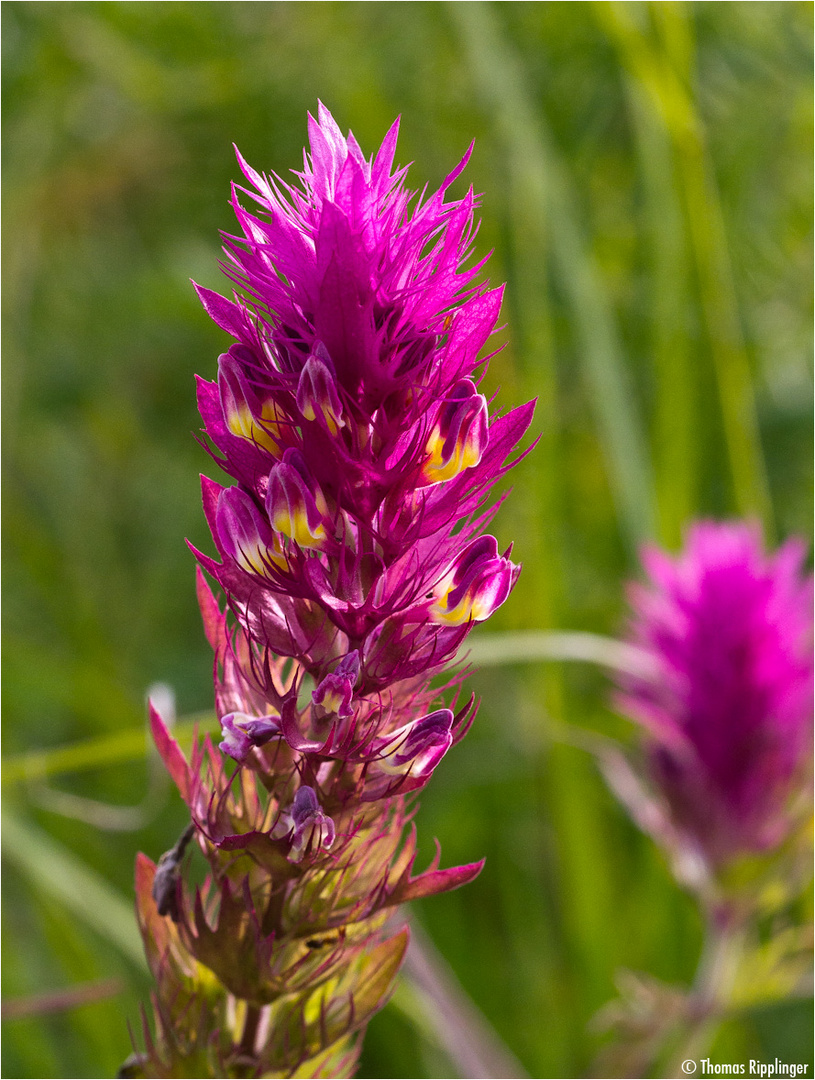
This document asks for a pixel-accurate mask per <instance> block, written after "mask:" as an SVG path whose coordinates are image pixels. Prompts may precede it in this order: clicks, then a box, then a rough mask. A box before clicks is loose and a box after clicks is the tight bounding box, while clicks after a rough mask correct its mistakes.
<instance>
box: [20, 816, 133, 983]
mask: <svg viewBox="0 0 815 1080" xmlns="http://www.w3.org/2000/svg"><path fill="white" fill-rule="evenodd" d="M3 855H4V856H5V857H6V858H7V859H9V860H10V861H11V862H13V863H14V864H15V865H16V866H17V868H18V869H19V870H20V871H22V873H23V874H25V876H26V877H27V878H28V879H29V880H30V881H31V883H32V884H33V885H34V886H35V888H36V889H38V890H39V891H40V892H43V893H45V894H46V895H48V896H50V897H52V898H53V899H54V900H57V901H58V902H59V903H60V904H62V905H63V906H64V907H66V908H67V909H68V910H69V911H70V912H71V913H72V914H73V915H74V916H75V917H76V918H78V919H80V920H81V921H82V922H84V923H86V924H87V925H88V926H90V927H91V929H92V930H95V931H96V933H97V934H100V935H101V936H102V937H106V938H107V939H108V940H109V941H110V942H111V944H113V945H115V947H116V948H117V949H118V950H119V952H121V953H122V955H123V956H125V957H127V959H128V960H130V961H132V963H134V964H136V966H137V967H140V968H145V967H146V961H145V959H144V950H143V948H142V943H141V937H140V935H139V931H138V928H137V926H136V916H135V914H134V910H133V904H132V903H130V902H128V900H126V899H125V897H123V896H122V895H120V894H119V893H118V892H117V891H116V890H115V889H114V888H113V887H112V886H111V885H109V884H108V882H107V881H105V879H104V878H103V877H101V876H100V875H99V874H97V873H96V871H95V870H92V869H91V868H90V867H88V866H86V865H85V864H84V863H83V862H81V861H80V860H79V859H78V858H77V857H76V855H74V854H73V852H71V851H69V850H68V848H66V847H63V846H62V844H59V843H58V842H57V841H56V840H53V839H52V838H51V837H50V836H48V834H47V833H45V832H44V831H43V830H42V829H39V828H38V827H37V826H36V825H31V824H29V823H28V822H24V821H22V820H21V819H20V818H18V817H16V816H15V815H14V814H13V813H11V812H10V811H9V810H8V809H5V808H4V810H3Z"/></svg>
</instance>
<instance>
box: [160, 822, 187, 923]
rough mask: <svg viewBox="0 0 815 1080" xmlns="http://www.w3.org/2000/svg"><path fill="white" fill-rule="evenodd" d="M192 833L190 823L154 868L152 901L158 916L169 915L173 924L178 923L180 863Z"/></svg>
mask: <svg viewBox="0 0 815 1080" xmlns="http://www.w3.org/2000/svg"><path fill="white" fill-rule="evenodd" d="M194 833H195V825H193V823H192V822H190V823H189V825H188V826H187V827H186V829H185V830H184V832H183V833H182V834H181V836H179V838H178V840H177V841H176V843H175V845H174V846H173V847H171V848H170V850H169V851H165V852H164V854H163V855H162V856H161V858H160V859H159V861H158V866H157V867H156V876H155V878H154V880H153V899H154V900H155V902H156V907H157V909H158V913H159V915H169V916H170V918H171V919H172V920H173V922H178V919H179V910H178V882H179V878H180V873H181V869H180V863H181V860H182V858H183V857H184V852H185V851H186V850H187V845H188V844H189V842H190V840H192V837H193V834H194Z"/></svg>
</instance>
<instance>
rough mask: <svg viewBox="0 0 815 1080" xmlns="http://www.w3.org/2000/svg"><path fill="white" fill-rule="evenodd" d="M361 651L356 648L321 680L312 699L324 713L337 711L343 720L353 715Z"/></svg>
mask: <svg viewBox="0 0 815 1080" xmlns="http://www.w3.org/2000/svg"><path fill="white" fill-rule="evenodd" d="M359 668H360V663H359V653H358V652H357V650H356V649H354V651H353V652H350V653H348V655H347V656H344V657H343V658H342V660H341V661H340V663H339V664H337V667H336V668H335V670H334V671H332V672H331V674H330V675H326V677H325V678H324V679H323V680H322V681H321V682H320V684H319V686H318V687H317V689H316V690H315V691H314V692H313V693H312V695H311V700H312V701H313V702H314V704H315V705H318V706H319V707H320V708H321V709H322V710H323V712H324V713H336V714H337V716H338V717H339V718H340V719H341V720H345V719H346V718H347V717H349V716H352V715H353V712H354V710H353V709H352V708H351V699H352V698H353V696H354V686H355V685H356V682H357V679H358V678H359Z"/></svg>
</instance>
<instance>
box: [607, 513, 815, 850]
mask: <svg viewBox="0 0 815 1080" xmlns="http://www.w3.org/2000/svg"><path fill="white" fill-rule="evenodd" d="M803 557H804V547H803V544H802V543H800V542H799V541H797V540H790V541H788V542H787V543H786V544H785V545H784V546H783V547H782V548H780V549H779V551H778V552H776V554H775V555H772V556H768V555H766V554H765V553H764V551H763V547H762V542H761V534H760V531H759V529H758V527H754V526H753V525H750V524H744V523H730V524H717V523H714V522H702V523H699V524H697V525H695V526H693V527H692V528H691V529H690V531H689V534H688V537H687V543H686V546H685V549H684V550H683V552H682V553H681V554H680V555H679V556H678V557H676V558H671V557H670V556H668V555H666V554H665V553H664V552H662V551H659V550H657V549H654V548H651V549H648V550H646V551H645V552H644V555H643V561H644V564H645V568H646V570H647V572H648V574H649V576H650V578H651V582H650V584H648V585H639V584H638V585H633V586H632V587H631V590H630V600H631V606H632V610H633V618H632V622H631V637H632V639H633V642H634V643H635V644H636V645H637V646H639V648H640V649H642V650H644V652H645V654H646V656H647V658H648V660H649V661H650V665H649V666H650V673H649V674H643V675H641V676H637V677H631V676H628V677H626V678H624V679H623V680H622V685H621V693H620V703H621V706H622V708H623V709H624V710H625V711H626V712H628V713H629V714H630V715H631V716H633V717H635V718H636V719H637V720H638V721H639V722H640V723H641V724H642V725H643V726H644V727H645V729H646V732H647V753H648V771H649V774H650V779H651V781H652V783H654V785H655V786H656V787H657V789H658V790H659V791H660V792H661V794H662V796H663V799H664V802H665V804H666V805H667V807H668V811H669V815H670V820H671V822H672V826H673V828H674V829H675V830H676V831H677V832H678V833H679V835H680V836H681V837H683V838H684V842H685V843H686V844H687V845H689V846H690V847H691V848H693V849H695V850H696V852H697V853H698V854H699V855H701V857H702V858H703V860H704V862H705V863H706V864H707V866H708V867H710V868H711V869H714V870H715V869H717V868H718V867H721V866H724V865H725V864H727V863H728V862H730V861H731V860H732V859H734V858H736V857H738V856H740V855H746V854H749V853H754V852H760V851H762V850H766V849H768V848H771V847H774V846H776V845H778V844H779V843H780V842H781V841H782V840H783V839H784V838H785V836H786V835H787V834H788V833H789V832H790V830H791V829H792V828H793V826H794V824H795V821H796V816H797V815H796V812H795V811H796V807H795V805H794V804H795V802H796V796H798V797H799V798H798V802H799V803H800V795H801V794H802V793H803V792H804V791H805V782H806V779H807V778H806V775H805V770H806V767H807V763H808V761H809V756H810V745H811V722H812V581H811V579H808V578H805V577H804V576H803V574H802V571H801V564H802V561H803ZM797 809H799V810H800V805H799V806H798V807H797Z"/></svg>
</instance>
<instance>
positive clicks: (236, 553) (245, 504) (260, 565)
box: [215, 487, 287, 577]
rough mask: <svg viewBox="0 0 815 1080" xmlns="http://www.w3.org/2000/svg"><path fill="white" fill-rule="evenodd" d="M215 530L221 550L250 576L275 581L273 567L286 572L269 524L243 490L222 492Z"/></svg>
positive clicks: (229, 489)
mask: <svg viewBox="0 0 815 1080" xmlns="http://www.w3.org/2000/svg"><path fill="white" fill-rule="evenodd" d="M215 527H216V531H217V533H218V537H217V539H218V541H219V543H220V547H221V550H222V551H223V552H224V554H226V555H227V556H228V557H229V558H230V559H234V560H235V562H236V563H237V564H238V566H240V568H241V569H242V570H245V571H246V572H247V573H248V574H260V575H261V577H271V574H270V567H271V566H273V565H274V566H277V567H279V568H280V569H282V570H285V569H286V566H287V563H286V557H285V555H284V554H283V552H282V549H281V547H280V543H279V541H278V540H277V538H276V537H275V536H274V534H273V533H272V530H271V529H270V528H269V522H268V521H267V520H266V518H265V517H264V515H263V514H262V513H261V511H260V510H259V509H258V508H257V506H256V505H255V503H254V500H253V499H252V497H251V496H250V495H247V493H246V492H245V491H242V490H241V488H237V487H232V488H226V489H225V490H224V491H222V492H221V494H220V496H219V498H218V509H217V512H216V515H215Z"/></svg>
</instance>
